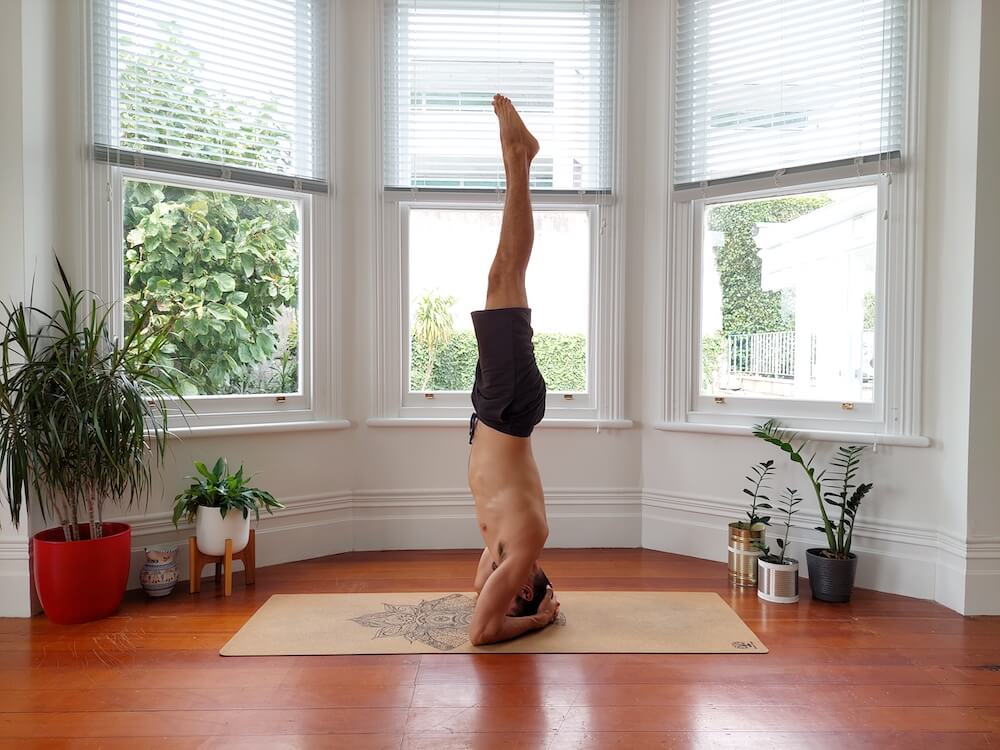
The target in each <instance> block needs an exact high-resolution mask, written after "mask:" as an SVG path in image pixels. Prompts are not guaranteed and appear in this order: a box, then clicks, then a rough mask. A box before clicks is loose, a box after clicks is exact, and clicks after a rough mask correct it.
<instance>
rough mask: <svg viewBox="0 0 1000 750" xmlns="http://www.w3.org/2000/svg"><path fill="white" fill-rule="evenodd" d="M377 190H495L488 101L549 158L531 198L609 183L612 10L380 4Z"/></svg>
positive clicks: (566, 5)
mask: <svg viewBox="0 0 1000 750" xmlns="http://www.w3.org/2000/svg"><path fill="white" fill-rule="evenodd" d="M383 8H384V13H383V20H384V26H383V34H382V38H383V44H384V47H383V71H382V80H383V102H384V109H383V124H384V127H383V131H384V140H383V145H384V149H385V159H384V180H385V185H386V186H387V187H446V188H450V189H475V188H482V187H494V186H496V185H498V184H501V185H502V183H503V180H504V172H503V168H502V164H501V162H500V160H499V158H498V157H499V151H498V149H497V145H496V132H497V129H496V128H497V126H496V117H495V116H494V115H493V111H492V98H493V95H494V94H495V93H496V92H502V93H504V94H506V95H507V96H509V97H510V98H511V99H512V100H513V102H514V104H515V105H516V106H517V108H518V111H520V112H521V114H522V116H523V117H524V121H525V123H526V124H527V126H528V127H529V128H530V129H531V131H532V132H533V133H534V134H535V136H536V137H537V138H538V140H539V141H540V142H541V143H542V144H543V153H544V154H545V155H546V156H545V158H547V159H549V163H548V165H546V168H545V176H544V178H543V179H539V176H540V174H541V173H540V172H539V170H538V169H537V167H541V166H542V163H541V162H538V163H536V170H535V171H536V172H539V175H536V181H535V183H534V184H533V187H535V188H536V189H542V190H545V189H556V190H605V189H609V188H610V187H611V185H612V160H613V156H614V154H613V151H614V149H612V147H611V141H612V134H613V132H614V83H615V80H614V79H615V64H616V43H617V39H616V37H617V15H618V2H617V0H530V2H524V1H523V0H518V1H517V2H508V0H383Z"/></svg>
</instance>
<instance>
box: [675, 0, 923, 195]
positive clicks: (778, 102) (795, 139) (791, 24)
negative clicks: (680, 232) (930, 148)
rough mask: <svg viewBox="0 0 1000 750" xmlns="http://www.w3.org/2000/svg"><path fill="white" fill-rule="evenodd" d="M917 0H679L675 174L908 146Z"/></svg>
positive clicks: (754, 170)
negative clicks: (910, 17) (909, 44)
mask: <svg viewBox="0 0 1000 750" xmlns="http://www.w3.org/2000/svg"><path fill="white" fill-rule="evenodd" d="M906 16H907V0H679V2H678V6H677V25H676V39H675V43H676V44H675V80H674V83H675V99H674V181H675V183H676V184H677V187H679V188H683V187H692V186H694V185H699V184H703V183H705V182H708V181H720V180H721V181H725V180H726V179H728V178H734V177H741V176H747V175H753V174H761V173H769V172H774V171H777V170H783V169H795V168H800V167H807V166H814V165H823V164H829V163H838V162H844V161H849V160H854V161H857V163H858V165H859V167H860V166H861V165H863V164H866V163H867V164H872V163H875V164H879V163H882V164H879V166H883V165H884V162H885V161H886V160H887V159H889V158H891V157H894V156H898V153H899V150H900V148H901V147H902V139H903V119H904V102H903V98H904V91H905V67H906V66H905V61H906V26H907V23H906V21H907V19H906Z"/></svg>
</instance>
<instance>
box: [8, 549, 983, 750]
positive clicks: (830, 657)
mask: <svg viewBox="0 0 1000 750" xmlns="http://www.w3.org/2000/svg"><path fill="white" fill-rule="evenodd" d="M477 557H478V553H477V552H472V551H469V552H384V553H354V554H348V555H340V556H337V557H329V558H324V559H321V560H311V561H305V562H299V563H292V564H288V565H281V566H277V567H271V568H263V569H260V570H259V571H258V573H257V585H256V586H255V587H252V588H244V587H243V585H242V576H241V575H240V576H237V581H236V584H235V587H234V591H233V596H232V597H230V598H229V599H225V598H223V597H222V596H221V595H219V594H217V593H216V590H215V586H214V585H213V584H212V583H211V582H210V581H207V582H205V583H204V584H203V590H202V593H201V594H200V595H196V596H191V595H189V594H188V593H187V589H186V586H185V587H178V589H177V590H175V592H174V593H173V595H172V596H171V597H170V598H168V599H164V600H158V601H148V600H146V599H145V598H144V597H143V595H142V594H141V593H137V592H132V593H130V594H129V595H128V598H127V600H126V603H125V605H124V606H123V608H122V610H121V612H120V613H119V615H118V616H116V617H113V618H110V619H107V620H104V621H101V622H96V623H90V624H87V625H81V626H75V627H60V626H56V625H53V624H51V623H50V622H49V621H48V620H46V619H45V618H44V617H36V618H34V619H33V620H30V621H27V620H0V660H2V662H0V747H4V748H19V749H20V748H57V747H58V748H61V747H73V748H116V749H117V748H122V749H124V748H128V749H129V750H132V749H133V748H146V747H150V748H152V747H156V748H170V749H171V750H175V749H180V748H268V750H271V749H273V748H351V749H352V750H371V749H374V748H379V749H380V750H381V749H383V748H385V749H389V748H392V749H393V750H396V749H398V748H411V749H416V748H421V749H425V750H444V749H446V748H466V747H469V748H502V750H522V749H527V748H620V749H622V750H633V749H637V748H654V747H655V748H711V749H712V750H714V749H715V748H741V749H742V748H748V749H749V748H753V749H755V750H757V749H760V750H764V749H769V748H775V749H781V750H797V749H798V748H837V750H851V749H853V748H879V750H894V749H895V748H906V750H919V749H921V748H933V749H934V750H966V749H968V748H993V749H994V750H996V749H997V748H1000V618H962V617H960V616H958V615H956V614H954V613H952V612H950V611H949V610H946V609H944V608H943V607H940V606H938V605H936V604H931V603H928V602H924V601H917V600H913V599H906V598H903V597H899V596H890V595H887V594H879V593H874V592H869V591H857V592H856V594H855V598H854V601H852V602H851V603H850V604H847V605H833V604H822V603H819V602H814V601H812V600H810V599H809V596H808V590H806V591H804V592H803V593H804V598H803V600H802V601H801V602H800V603H799V604H798V605H767V604H763V603H761V602H759V601H758V600H757V598H756V596H755V595H754V592H752V591H742V590H739V591H737V590H730V588H729V587H728V586H727V584H726V577H725V567H724V566H723V565H721V564H718V563H711V562H705V561H700V560H694V559H691V558H686V557H678V556H674V555H667V554H662V553H657V552H649V551H644V550H556V551H551V552H546V554H545V561H544V562H545V567H546V570H547V572H548V573H549V575H550V577H551V579H552V581H553V583H554V584H555V586H556V588H557V589H560V588H561V589H567V590H568V589H623V590H629V589H632V590H686V591H705V590H710V591H717V592H719V593H720V594H721V595H722V596H723V597H724V598H725V599H726V600H727V601H728V602H730V603H731V604H732V606H733V607H734V608H735V610H736V611H737V612H738V613H739V614H740V615H741V616H742V617H743V619H744V620H745V621H746V622H747V624H748V625H750V627H751V628H752V629H753V630H754V631H756V633H757V634H758V635H759V636H760V638H761V639H763V641H764V642H765V643H766V644H767V645H768V646H769V647H770V649H771V653H770V654H768V655H750V654H747V655H743V654H739V655H653V656H650V655H624V654H619V655H596V654H591V655H572V654H552V655H482V656H476V655H458V654H454V655H446V654H442V655H436V654H435V655H429V656H373V657H357V656H348V657H344V656H314V657H252V658H223V657H220V656H219V655H218V650H219V648H220V647H221V646H222V645H223V644H224V643H225V642H226V641H227V640H228V639H229V637H230V636H231V635H232V634H233V633H234V632H236V630H237V629H239V627H240V626H241V625H242V624H243V622H244V621H245V620H246V619H247V617H249V615H250V614H251V613H252V612H253V611H254V610H255V609H256V608H257V607H258V606H260V605H261V604H262V603H263V602H264V601H266V599H267V598H268V596H270V595H271V594H273V593H277V592H284V593H295V592H345V591H372V592H378V591H404V590H442V591H451V590H467V589H468V587H469V584H470V582H471V578H472V573H473V570H474V566H475V562H476V560H477Z"/></svg>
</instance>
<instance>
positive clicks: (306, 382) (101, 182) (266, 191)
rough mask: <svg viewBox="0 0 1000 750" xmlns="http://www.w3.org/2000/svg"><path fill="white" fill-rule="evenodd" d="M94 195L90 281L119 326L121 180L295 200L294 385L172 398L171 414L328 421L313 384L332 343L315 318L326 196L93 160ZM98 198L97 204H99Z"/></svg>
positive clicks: (263, 421)
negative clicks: (279, 390) (292, 389)
mask: <svg viewBox="0 0 1000 750" xmlns="http://www.w3.org/2000/svg"><path fill="white" fill-rule="evenodd" d="M92 172H93V181H94V188H93V193H94V195H103V200H101V201H99V202H98V203H99V206H98V208H97V210H98V214H97V221H96V222H95V226H94V230H95V232H94V233H95V242H94V248H95V252H94V253H93V254H92V255H93V257H92V262H91V264H90V273H89V274H88V275H89V277H90V278H91V282H90V288H91V289H93V290H94V291H95V292H96V293H97V294H98V295H99V296H100V297H101V298H102V299H105V300H109V301H111V302H112V303H113V304H114V312H113V314H112V318H111V320H112V325H113V326H114V330H115V332H116V334H117V335H122V332H123V330H124V307H123V302H122V300H123V297H124V288H125V278H124V273H125V272H124V255H123V251H124V226H123V220H124V217H123V209H124V206H123V185H124V182H125V180H133V181H148V182H155V183H161V184H167V185H173V186H176V187H181V188H191V189H201V190H215V191H224V192H229V193H239V194H243V195H251V196H255V197H260V198H271V199H276V200H287V201H293V202H295V203H297V204H298V205H299V220H300V230H299V309H298V316H299V320H298V323H299V331H300V333H299V357H300V360H299V390H298V392H297V393H288V394H229V395H221V396H211V395H198V396H190V397H187V401H188V402H189V404H190V406H191V408H185V407H182V406H181V405H180V403H179V402H178V401H177V400H173V401H174V404H175V406H174V408H172V409H171V410H170V412H169V413H170V416H171V417H173V418H174V419H175V420H176V421H175V422H174V425H178V426H179V425H183V426H184V429H188V430H197V429H199V428H218V427H230V426H246V425H275V424H283V423H299V422H317V421H328V420H331V419H332V415H333V414H334V411H333V407H334V399H335V398H336V396H335V394H333V393H327V394H324V393H323V391H324V390H327V389H325V388H317V384H319V383H324V382H329V380H330V377H329V373H330V371H331V364H330V363H331V358H332V355H333V347H334V346H335V345H334V344H333V343H332V341H331V339H330V337H323V336H318V335H317V329H318V327H319V326H318V325H317V323H318V321H321V320H330V319H331V315H330V305H329V302H328V301H327V300H325V299H324V298H323V295H314V294H313V289H315V288H316V280H317V279H318V278H324V279H328V278H331V276H332V265H331V264H330V263H329V259H325V258H323V256H324V255H326V254H324V253H318V252H316V248H319V247H329V245H330V242H329V233H328V227H329V220H330V217H329V215H328V213H329V206H328V203H329V200H328V198H327V196H326V195H325V194H318V193H310V192H304V191H294V190H286V189H282V188H265V187H261V186H258V185H248V184H245V183H238V182H235V181H232V180H223V179H210V178H203V177H192V176H189V175H179V174H175V173H170V172H160V171H158V170H150V169H141V168H136V167H125V166H118V165H115V164H106V163H93V165H92ZM100 204H102V205H100Z"/></svg>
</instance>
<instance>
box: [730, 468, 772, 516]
mask: <svg viewBox="0 0 1000 750" xmlns="http://www.w3.org/2000/svg"><path fill="white" fill-rule="evenodd" d="M750 470H751V471H752V472H753V474H754V475H753V476H752V477H751V476H747V478H746V480H747V481H748V482H749V483H750V486H749V487H744V488H743V494H744V495H749V496H750V510H748V511H747V513H746V515H747V520H746V521H740V522H739V524H738V526H739V528H741V529H752V528H753V527H754V526H756V525H757V524H764V525H765V526H770V525H771V517H770V516H759V515H757V511H759V510H771V509H772V507H773V506H772V505H771V502H770V500H771V499H770V498H769V497H768V496H767V495H765V494H764V493H763V490H766V489H770V486H769V485H768V484H766V482H767V480H768V479H769V478H770V477H771V475H772V474H773V473H774V461H773V460H767V461H761V462H760V463H759V464H754V465H753V466H751V467H750Z"/></svg>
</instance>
